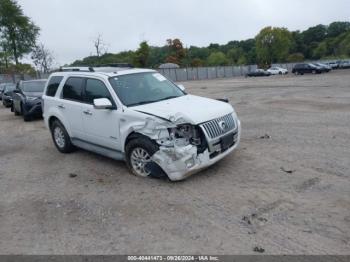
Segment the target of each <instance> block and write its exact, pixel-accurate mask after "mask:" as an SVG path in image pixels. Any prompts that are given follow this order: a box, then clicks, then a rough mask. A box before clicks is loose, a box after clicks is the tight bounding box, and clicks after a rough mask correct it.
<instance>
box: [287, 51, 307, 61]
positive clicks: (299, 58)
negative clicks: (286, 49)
mask: <svg viewBox="0 0 350 262" xmlns="http://www.w3.org/2000/svg"><path fill="white" fill-rule="evenodd" d="M304 59H305V57H304V55H303V54H302V53H293V54H290V55H289V56H288V58H287V61H288V62H290V63H294V62H302V61H304Z"/></svg>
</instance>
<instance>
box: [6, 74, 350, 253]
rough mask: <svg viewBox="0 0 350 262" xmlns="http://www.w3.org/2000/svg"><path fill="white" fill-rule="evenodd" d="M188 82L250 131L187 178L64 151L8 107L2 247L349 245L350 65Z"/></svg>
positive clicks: (179, 249) (243, 249) (135, 249)
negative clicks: (135, 170) (139, 173)
mask: <svg viewBox="0 0 350 262" xmlns="http://www.w3.org/2000/svg"><path fill="white" fill-rule="evenodd" d="M184 84H185V86H186V87H187V90H188V92H190V93H193V94H197V95H202V96H208V97H212V98H221V97H228V98H229V99H230V100H231V102H232V103H233V104H234V106H235V108H236V111H237V113H238V116H239V117H240V119H241V121H242V128H243V135H242V141H241V145H240V147H239V149H238V150H237V151H236V152H235V153H233V154H232V155H230V156H229V157H227V158H226V159H224V160H222V161H221V162H219V163H217V164H216V165H214V166H212V167H211V168H209V169H207V170H205V171H203V172H201V173H199V174H196V175H194V176H192V177H191V178H189V179H187V180H185V181H183V182H178V183H171V182H168V181H163V180H155V179H143V178H138V177H135V176H132V175H130V174H129V173H128V171H127V169H126V166H125V164H124V163H123V162H117V161H114V160H110V159H107V158H105V157H101V156H98V155H95V154H92V153H89V152H86V151H82V150H79V151H77V152H75V153H73V154H70V155H63V154H60V153H59V152H58V151H57V150H56V149H55V148H54V145H53V143H52V141H51V138H50V135H49V132H48V131H47V130H46V129H45V127H44V124H43V122H42V121H41V120H38V121H33V122H30V123H24V122H23V120H22V119H21V118H20V117H15V116H14V115H13V113H11V112H10V111H9V110H8V109H5V108H3V107H2V106H0V253H1V254H13V253H15V254H23V253H24V254H135V253H141V254H158V253H161V254H169V253H172V254H174V253H175V254H178V253H181V254H184V253H187V254H197V253H206V254H208V253H210V254H252V253H255V252H254V251H253V249H254V248H255V247H261V248H263V249H264V250H265V254H350V171H349V167H350V144H349V137H350V70H349V71H337V72H331V73H329V74H324V75H307V76H299V77H296V76H287V77H283V76H281V77H280V76H276V77H269V78H250V79H244V78H235V79H223V80H215V81H198V82H187V83H184ZM71 174H73V175H71ZM74 175H76V177H74ZM72 176H73V177H72ZM255 254H256V253H255Z"/></svg>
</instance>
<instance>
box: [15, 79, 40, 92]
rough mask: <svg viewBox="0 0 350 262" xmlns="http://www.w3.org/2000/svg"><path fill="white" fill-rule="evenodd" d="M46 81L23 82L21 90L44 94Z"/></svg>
mask: <svg viewBox="0 0 350 262" xmlns="http://www.w3.org/2000/svg"><path fill="white" fill-rule="evenodd" d="M45 84H46V81H30V82H22V83H21V87H20V88H21V90H22V91H23V92H26V93H27V92H29V93H31V92H38V93H40V92H44V88H45Z"/></svg>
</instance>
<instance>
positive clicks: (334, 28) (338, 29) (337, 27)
mask: <svg viewBox="0 0 350 262" xmlns="http://www.w3.org/2000/svg"><path fill="white" fill-rule="evenodd" d="M349 30H350V22H333V23H331V24H330V25H329V26H328V28H327V37H337V36H338V35H341V34H343V33H345V32H347V31H349Z"/></svg>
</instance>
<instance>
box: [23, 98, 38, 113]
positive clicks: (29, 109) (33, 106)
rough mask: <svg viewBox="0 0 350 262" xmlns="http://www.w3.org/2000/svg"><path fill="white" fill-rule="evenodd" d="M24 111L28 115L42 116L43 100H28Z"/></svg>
mask: <svg viewBox="0 0 350 262" xmlns="http://www.w3.org/2000/svg"><path fill="white" fill-rule="evenodd" d="M23 106H24V111H25V115H26V116H42V114H43V112H42V107H41V100H39V101H33V102H27V103H25V104H24V105H23Z"/></svg>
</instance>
